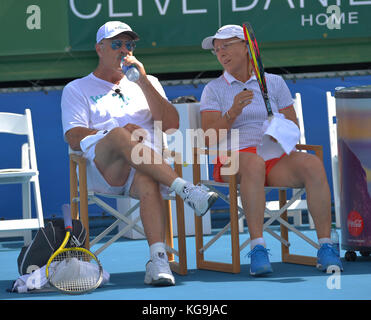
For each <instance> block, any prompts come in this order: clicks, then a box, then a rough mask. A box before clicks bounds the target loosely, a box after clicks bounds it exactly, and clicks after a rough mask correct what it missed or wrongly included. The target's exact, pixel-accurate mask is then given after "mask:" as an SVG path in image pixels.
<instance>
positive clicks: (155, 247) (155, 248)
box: [149, 242, 166, 258]
mask: <svg viewBox="0 0 371 320" xmlns="http://www.w3.org/2000/svg"><path fill="white" fill-rule="evenodd" d="M159 252H164V253H166V249H165V243H163V242H156V243H154V244H152V245H150V246H149V254H150V257H151V258H152V257H153V256H154V255H156V253H159Z"/></svg>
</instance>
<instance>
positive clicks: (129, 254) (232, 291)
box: [0, 226, 371, 301]
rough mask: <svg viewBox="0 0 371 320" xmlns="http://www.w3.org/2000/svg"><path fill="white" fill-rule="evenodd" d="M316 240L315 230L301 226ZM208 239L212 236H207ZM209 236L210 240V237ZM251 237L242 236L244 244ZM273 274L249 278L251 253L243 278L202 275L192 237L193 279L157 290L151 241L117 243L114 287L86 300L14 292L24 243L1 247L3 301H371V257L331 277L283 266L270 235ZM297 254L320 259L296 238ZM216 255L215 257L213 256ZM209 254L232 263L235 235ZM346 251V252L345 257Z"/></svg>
mask: <svg viewBox="0 0 371 320" xmlns="http://www.w3.org/2000/svg"><path fill="white" fill-rule="evenodd" d="M301 229H302V230H304V232H305V234H306V235H307V236H309V237H310V238H312V239H314V240H315V239H316V234H315V231H313V230H310V229H309V228H307V227H305V226H304V227H301ZM207 237H208V236H207ZM207 237H206V238H207ZM247 237H248V234H241V235H240V240H241V241H243V240H244V239H246V238H247ZM264 237H265V239H266V242H267V247H268V248H269V249H270V254H271V256H270V261H271V263H272V266H273V271H274V272H273V274H271V275H269V276H267V277H264V278H254V277H252V276H250V275H249V267H250V265H249V263H250V261H249V259H248V258H247V253H248V251H249V248H248V247H247V248H245V249H244V250H243V251H242V252H241V263H242V265H241V273H239V274H228V273H222V272H214V271H206V270H197V269H196V261H195V241H194V237H193V236H188V237H187V258H188V269H189V271H188V275H186V276H179V275H176V274H175V278H176V286H174V287H151V286H148V285H145V284H144V283H143V279H144V270H145V264H146V262H147V259H148V254H149V252H148V251H149V250H148V246H147V243H146V241H145V240H127V239H123V240H122V241H119V242H116V243H114V244H113V245H112V246H110V247H109V248H107V249H106V250H105V251H103V252H102V253H101V254H100V255H99V258H100V260H101V262H102V265H103V267H104V269H105V270H106V271H108V272H109V273H110V282H109V283H108V284H106V285H105V286H104V287H102V288H98V289H97V290H95V291H94V292H92V293H90V294H85V295H78V296H69V295H62V294H60V293H57V292H41V293H24V294H19V293H10V292H7V291H6V289H7V288H10V287H11V285H12V282H13V281H14V280H15V279H17V278H18V277H19V275H18V271H17V257H18V254H19V251H20V248H21V246H22V242H20V241H3V242H0V261H1V270H2V272H1V273H0V299H2V300H160V301H164V300H369V299H370V298H371V257H361V256H358V258H357V260H356V261H355V262H347V261H345V260H344V259H342V260H343V266H344V272H343V273H341V274H340V275H338V274H333V275H330V274H326V273H322V272H320V271H318V270H317V269H316V268H315V267H310V266H302V265H294V264H287V263H282V262H281V245H280V243H279V242H278V241H277V240H276V239H274V238H272V237H271V236H270V235H269V234H267V233H265V234H264ZM290 241H291V243H292V248H291V253H297V254H303V255H313V256H314V255H316V250H315V249H313V248H312V247H310V246H309V245H307V244H306V243H304V242H303V241H302V240H301V239H300V238H296V237H295V236H293V235H292V234H290ZM209 251H210V252H209ZM209 251H207V252H206V258H207V259H208V258H209V259H216V260H218V261H221V262H229V261H230V242H229V235H228V234H227V235H224V236H222V238H221V239H219V240H218V241H217V242H216V243H215V244H214V245H213V246H212V247H211V248H210V249H209ZM344 253H345V252H344V251H342V252H341V255H342V257H343V256H344Z"/></svg>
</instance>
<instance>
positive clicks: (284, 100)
mask: <svg viewBox="0 0 371 320" xmlns="http://www.w3.org/2000/svg"><path fill="white" fill-rule="evenodd" d="M265 78H266V83H267V88H268V96H269V101H270V104H271V107H272V111H273V113H278V112H279V111H280V110H282V109H284V108H287V107H289V106H291V105H292V104H293V100H292V97H291V93H290V91H289V88H288V87H287V85H286V83H285V81H284V80H283V79H282V77H281V76H278V75H274V74H270V73H265ZM244 88H246V89H248V90H252V91H253V93H254V97H253V99H252V101H251V103H250V104H249V105H248V106H247V107H245V108H244V109H243V111H242V113H241V114H240V115H239V116H238V117H237V118H236V120H235V121H234V123H233V125H232V127H231V129H238V130H239V134H238V136H239V147H238V149H239V150H241V149H244V148H248V147H255V146H257V145H259V144H260V142H261V140H262V138H263V130H262V128H263V123H264V121H265V120H267V119H268V113H267V110H266V108H265V104H264V100H263V97H262V94H261V92H260V88H259V84H258V81H257V80H256V77H255V75H253V76H251V77H250V79H249V80H247V81H246V82H245V83H243V82H241V81H239V80H237V79H235V78H234V77H233V76H232V75H230V74H229V73H228V72H227V71H224V73H223V75H221V76H220V77H219V78H217V79H214V80H212V81H210V82H209V83H208V84H207V85H206V86H205V88H204V90H203V92H202V96H201V106H200V110H201V112H205V111H219V112H221V113H222V115H223V116H224V114H225V113H226V112H227V111H228V110H229V109H230V108H231V107H232V105H233V99H234V97H235V96H236V95H237V94H238V93H240V92H241V91H242V90H243V89H244ZM227 145H228V149H230V148H231V133H230V130H229V131H228V137H227Z"/></svg>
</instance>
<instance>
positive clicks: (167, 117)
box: [139, 79, 179, 131]
mask: <svg viewBox="0 0 371 320" xmlns="http://www.w3.org/2000/svg"><path fill="white" fill-rule="evenodd" d="M139 85H140V87H141V89H142V91H143V93H144V95H145V97H146V99H147V102H148V105H149V109H150V110H151V113H152V117H153V119H154V120H155V121H162V130H163V131H166V130H168V129H178V128H179V115H178V111H177V110H176V108H175V107H174V106H173V105H172V104H171V103H170V102H168V101H167V100H166V99H165V98H164V97H163V96H161V94H160V93H159V92H158V91H157V90H156V89H155V88H154V87H153V85H152V83H151V82H150V81H149V80H148V79H143V80H141V81H140V84H139Z"/></svg>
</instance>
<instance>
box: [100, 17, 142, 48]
mask: <svg viewBox="0 0 371 320" xmlns="http://www.w3.org/2000/svg"><path fill="white" fill-rule="evenodd" d="M120 33H127V34H128V35H129V36H130V37H132V38H133V40H139V36H138V34H137V33H136V32H134V31H133V30H132V29H131V28H130V27H129V26H128V25H127V24H126V23H123V22H121V21H108V22H106V23H105V24H104V25H103V26H101V27H100V28H99V29H98V32H97V43H98V42H100V41H101V40H103V39H107V38H112V37H114V36H117V35H118V34H120Z"/></svg>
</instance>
